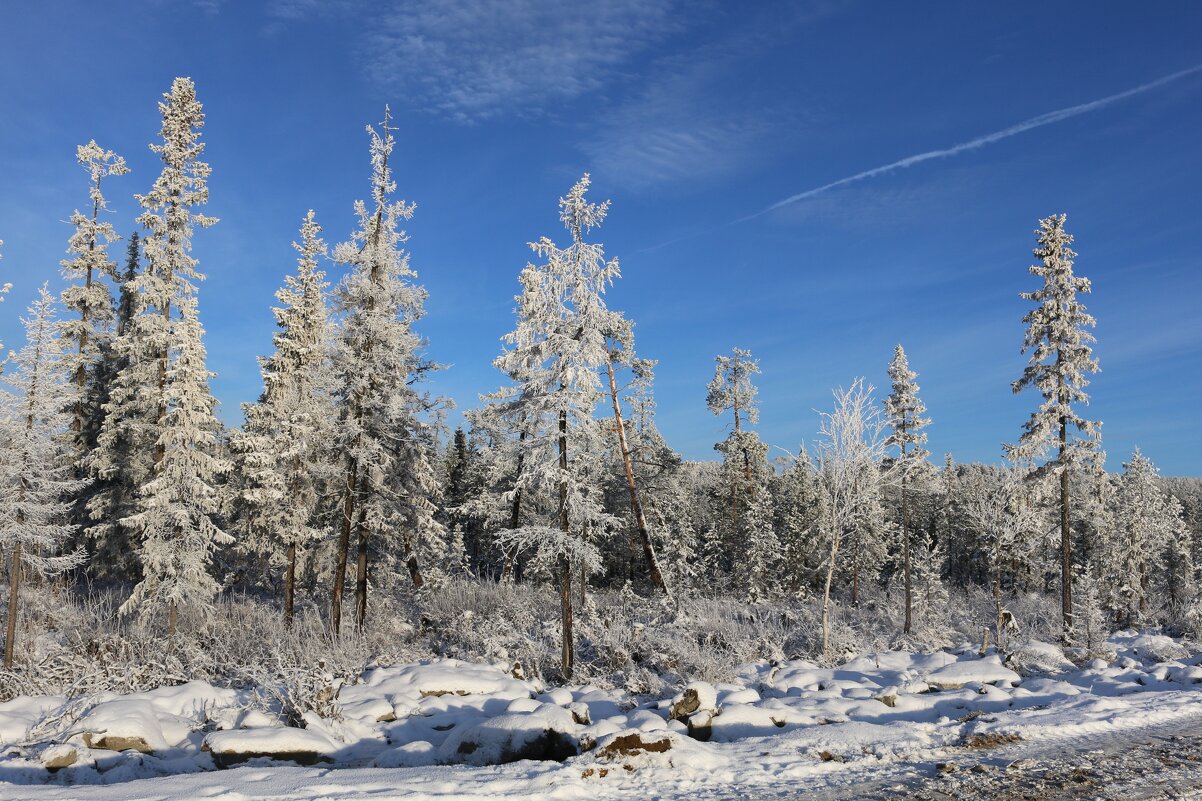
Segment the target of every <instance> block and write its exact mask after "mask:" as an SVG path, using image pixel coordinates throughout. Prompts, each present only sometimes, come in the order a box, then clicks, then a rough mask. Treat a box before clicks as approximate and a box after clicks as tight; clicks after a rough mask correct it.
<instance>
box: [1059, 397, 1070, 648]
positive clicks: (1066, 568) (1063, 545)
mask: <svg viewBox="0 0 1202 801" xmlns="http://www.w3.org/2000/svg"><path fill="white" fill-rule="evenodd" d="M1067 449H1068V421H1067V420H1065V418H1063V417H1061V418H1060V599H1061V611H1062V612H1063V615H1064V631H1065V634H1066V635H1067V634H1068V632H1069V631H1070V630H1071V629H1072V627H1073V540H1072V534H1071V532H1070V531H1069V519H1068V514H1069V491H1068V465H1067V464H1066V463H1065V453H1066V451H1067Z"/></svg>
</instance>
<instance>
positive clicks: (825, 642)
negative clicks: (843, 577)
mask: <svg viewBox="0 0 1202 801" xmlns="http://www.w3.org/2000/svg"><path fill="white" fill-rule="evenodd" d="M839 538H840V535H839V533H838V532H836V531H832V532H831V550H830V554H829V556H828V558H827V563H826V580H825V581H824V582H823V585H822V655H823V656H824V657H829V656H830V655H831V583H832V582H833V581H834V578H835V560H836V559H837V558H838V556H839Z"/></svg>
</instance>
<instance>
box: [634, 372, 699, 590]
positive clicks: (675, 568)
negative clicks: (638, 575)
mask: <svg viewBox="0 0 1202 801" xmlns="http://www.w3.org/2000/svg"><path fill="white" fill-rule="evenodd" d="M657 364H658V362H657V361H655V360H652V359H633V360H632V361H631V364H630V368H631V374H632V380H631V382H630V385H629V388H628V392H627V394H626V396H625V401H626V405H627V407H628V408H629V409H630V415H629V419H628V420H627V421H626V423H627V425H626V426H625V427H626V430H627V440H628V446H629V449H630V457H631V467H632V470H633V472H634V478H635V482H636V484H637V486H638V488H639V493H640V494H639V497H640V499H641V501H642V505H643V510H644V512H645V514H646V517H647V520H648V521H649V528H650V534H651V537H652V540H653V543H654V545H653V547H654V551H653V554H654V556H655V561H656V564H657V566H658V568H659V569H660V571H661V574H662V575H663V579H664V584H665V586H666V587H667V588H669V589H670V590H671V592H672V593H673V595H672V596H671V597H673V598H675V597H676V596H677V594H678V593H680V592H682V591H685V590H687V589H688V588H691V587H694V585H695V578H696V575H697V571H696V567H697V565H696V554H697V549H698V546H699V543H698V532H699V529H698V525H699V522H700V519H701V514H702V513H703V512H704V504H699V503H698V499H699V498H701V497H703V495H704V493H703V492H702V491H701V490H700V488H699V482H698V480H697V473H696V471H695V470H694V469H693V467H694V466H695V465H696V464H697V463H691V464H687V463H684V462H683V461H682V460H681V457H680V454H678V453H676V452H675V451H673V450H672V448H670V447H669V446H668V443H667V442H666V441H665V440H664V438H663V435H662V434H660V432H659V428H658V426H657V425H656V422H655V416H656V402H655V394H654V392H653V384H654V381H655V367H656V365H657ZM644 557H645V558H646V557H647V554H646V553H645V552H644ZM653 581H654V579H653Z"/></svg>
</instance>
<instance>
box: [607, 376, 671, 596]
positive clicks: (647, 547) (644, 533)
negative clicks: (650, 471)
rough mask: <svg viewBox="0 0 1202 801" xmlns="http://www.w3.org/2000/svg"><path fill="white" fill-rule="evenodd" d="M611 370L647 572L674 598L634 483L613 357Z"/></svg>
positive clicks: (624, 462) (617, 421)
mask: <svg viewBox="0 0 1202 801" xmlns="http://www.w3.org/2000/svg"><path fill="white" fill-rule="evenodd" d="M607 367H608V368H609V397H610V400H612V401H613V406H614V427H615V428H616V429H617V432H618V447H619V449H620V450H621V451H622V466H623V467H624V468H625V470H626V488H627V489H628V490H629V491H630V508H631V510H632V511H633V512H634V524H635V528H637V529H638V534H639V541H640V542H641V543H642V546H643V556H644V557H646V559H647V570H648V572H649V573H650V575H651V583H652V584H654V585H655V586H656V587H658V588H659V589H660V591H661V592H663V594H664V595H666V596H668V597H669V598H671V597H672V593H671V591H670V590H669V589H668V583H667V582H666V581H664V575H663V573H662V572H660V569H659V560H658V559H657V558H656V557H655V544H654V543H653V542H652V541H651V532H650V531H648V529H647V518H646V516H645V515H644V514H643V504H642V503H641V502H640V500H639V490H638V486H637V485H636V484H635V481H634V460H633V459H632V458H631V456H630V447H629V445H627V443H626V426H625V424H624V423H623V422H622V407H621V405H620V404H619V403H618V384H617V381H615V380H614V364H613V359H612V357H611V358H610V361H609V363H608V365H607Z"/></svg>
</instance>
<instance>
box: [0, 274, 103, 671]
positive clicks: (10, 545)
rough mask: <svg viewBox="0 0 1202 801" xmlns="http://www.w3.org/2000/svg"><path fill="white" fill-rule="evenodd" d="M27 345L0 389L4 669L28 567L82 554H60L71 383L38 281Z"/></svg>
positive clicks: (37, 568)
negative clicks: (5, 587)
mask: <svg viewBox="0 0 1202 801" xmlns="http://www.w3.org/2000/svg"><path fill="white" fill-rule="evenodd" d="M22 323H23V324H24V326H25V339H26V342H25V345H24V347H22V348H21V350H20V351H19V352H18V353H17V354H15V355H14V356H13V357H12V364H11V369H10V370H9V371H8V372H7V373H6V375H5V384H6V385H7V386H5V387H2V388H0V553H3V555H4V556H6V557H7V561H8V613H7V623H8V625H7V629H6V635H5V639H4V668H5V669H6V670H7V669H9V668H11V667H12V664H13V655H14V650H15V647H16V637H17V615H18V614H19V611H20V592H21V577H22V574H23V573H24V572H25V571H33V572H34V573H36V574H38V575H40V576H51V575H56V574H58V573H61V572H63V571H65V570H70V569H71V568H73V567H77V566H78V565H80V564H82V562H83V561H84V553H83V552H82V551H79V550H76V551H74V552H71V553H65V554H64V553H60V551H61V549H62V548H63V546H64V545H65V544H66V543H67V541H68V540H69V539H70V537H71V536H72V534H73V533H74V531H75V526H74V525H72V524H71V522H70V519H69V516H70V509H71V496H72V495H73V494H74V493H76V492H77V491H79V490H80V489H81V488H82V486H83V484H84V482H83V481H82V480H80V479H77V478H76V477H75V473H74V467H73V466H72V464H71V462H70V451H69V449H68V448H64V442H63V437H64V434H65V433H66V432H67V430H68V426H69V423H70V419H71V412H70V409H71V405H72V403H73V401H74V396H75V388H74V387H73V385H72V384H71V383H70V380H71V370H70V364H69V363H68V361H67V359H66V352H65V348H66V345H67V343H65V342H64V341H63V339H62V337H61V336H60V331H59V326H60V324H59V321H58V320H57V319H56V313H55V308H54V299H53V297H52V296H51V295H50V293H49V292H48V291H47V290H46V287H45V286H43V287H42V289H41V291H40V292H39V294H38V299H37V300H36V301H34V303H33V305H31V306H30V307H29V314H28V316H27V317H26V318H25V319H23V320H22Z"/></svg>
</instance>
